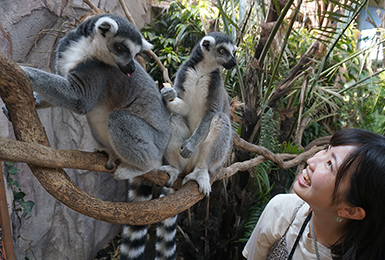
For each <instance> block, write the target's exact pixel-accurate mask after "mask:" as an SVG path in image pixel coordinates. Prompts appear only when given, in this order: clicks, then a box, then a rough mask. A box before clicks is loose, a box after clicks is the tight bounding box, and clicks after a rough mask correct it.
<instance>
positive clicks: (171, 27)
mask: <svg viewBox="0 0 385 260" xmlns="http://www.w3.org/2000/svg"><path fill="white" fill-rule="evenodd" d="M154 20H155V22H154V23H152V24H150V25H147V26H146V27H145V28H143V29H142V33H143V35H144V37H145V38H146V39H148V40H149V41H150V42H151V43H152V44H153V45H154V49H153V51H154V53H155V54H156V55H157V56H158V57H159V59H160V60H161V62H162V63H163V65H164V66H165V67H166V68H167V69H168V72H169V76H170V79H171V80H173V79H174V78H175V74H176V71H177V69H178V68H179V66H180V65H181V64H182V63H183V62H184V61H185V60H186V59H187V58H188V55H189V53H190V52H191V50H192V49H193V48H194V46H195V45H196V44H197V43H198V41H199V40H200V39H201V38H202V37H203V36H204V35H205V34H204V31H203V25H202V21H201V19H200V15H199V8H198V7H197V6H195V5H187V6H185V5H183V4H182V3H180V2H177V1H173V2H171V3H170V6H169V9H168V10H167V11H166V10H162V11H161V12H160V13H159V14H158V15H157V16H156V18H155V19H154ZM147 70H148V71H149V74H150V75H152V77H153V78H154V79H155V80H157V81H158V82H164V80H163V74H162V72H161V71H160V69H159V68H158V66H157V64H156V63H155V62H154V61H150V62H149V63H148V68H147Z"/></svg>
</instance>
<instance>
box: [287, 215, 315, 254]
mask: <svg viewBox="0 0 385 260" xmlns="http://www.w3.org/2000/svg"><path fill="white" fill-rule="evenodd" d="M312 213H313V211H311V212H310V213H309V215H308V216H307V217H306V219H305V221H304V222H303V224H302V227H301V230H300V231H299V233H298V236H297V239H296V240H295V242H294V245H293V247H292V248H291V252H290V254H289V257H288V258H287V260H291V259H292V258H293V255H294V251H295V249H296V248H297V246H298V243H299V240H300V238H301V237H302V234H303V232H304V231H305V228H306V225H307V223H309V221H310V219H311V215H312Z"/></svg>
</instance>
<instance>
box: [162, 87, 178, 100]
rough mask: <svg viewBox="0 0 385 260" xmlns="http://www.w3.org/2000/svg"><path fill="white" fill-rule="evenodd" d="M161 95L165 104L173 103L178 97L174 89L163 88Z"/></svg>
mask: <svg viewBox="0 0 385 260" xmlns="http://www.w3.org/2000/svg"><path fill="white" fill-rule="evenodd" d="M160 94H161V95H162V99H163V101H164V102H170V101H173V100H174V99H175V98H176V97H177V94H176V91H175V89H173V88H166V87H165V88H162V89H161V90H160Z"/></svg>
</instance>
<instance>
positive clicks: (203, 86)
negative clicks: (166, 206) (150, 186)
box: [160, 32, 237, 195]
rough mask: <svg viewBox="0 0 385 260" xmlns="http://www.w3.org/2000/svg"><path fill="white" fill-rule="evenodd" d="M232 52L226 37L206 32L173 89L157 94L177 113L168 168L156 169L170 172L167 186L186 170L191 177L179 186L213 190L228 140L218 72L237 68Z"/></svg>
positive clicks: (225, 105) (227, 119)
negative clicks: (212, 179) (194, 183)
mask: <svg viewBox="0 0 385 260" xmlns="http://www.w3.org/2000/svg"><path fill="white" fill-rule="evenodd" d="M236 50H237V47H236V46H235V45H234V43H233V41H232V39H231V38H230V37H229V36H227V35H226V34H223V33H219V32H213V33H210V34H208V35H207V36H205V37H203V38H202V40H201V41H200V42H199V44H198V45H197V46H196V47H195V48H194V50H193V52H192V53H191V55H190V57H189V59H188V60H187V61H186V62H185V63H184V64H183V65H182V66H181V67H180V69H179V70H178V72H177V75H176V79H175V82H174V87H173V88H163V89H162V90H161V94H162V98H163V101H164V102H165V104H166V105H167V108H168V109H169V111H170V112H171V113H173V114H174V115H176V116H173V117H172V118H171V138H170V142H169V145H168V147H167V149H166V153H165V157H166V159H167V161H168V162H169V164H170V165H165V166H162V167H161V168H160V170H163V171H165V172H167V173H168V174H169V176H170V180H169V182H168V183H167V184H168V185H169V186H171V185H172V183H173V182H174V181H175V179H176V178H177V176H178V175H179V174H180V173H182V172H184V173H189V174H188V175H187V176H186V177H185V178H184V180H183V184H185V183H186V182H188V181H190V180H195V181H197V182H198V184H199V190H200V192H201V193H203V194H205V195H209V193H210V191H211V185H210V174H213V173H215V172H216V171H217V170H218V169H219V167H221V166H222V164H223V163H224V161H225V159H226V156H227V155H228V153H229V151H230V149H231V142H232V138H231V125H230V108H229V100H228V95H227V93H226V90H225V88H224V85H223V80H222V76H221V72H220V70H219V69H220V68H221V67H224V68H225V69H232V68H233V67H234V66H235V65H236V63H237V62H236V59H235V57H234V53H235V51H236ZM191 171H192V172H191ZM190 172H191V173H190Z"/></svg>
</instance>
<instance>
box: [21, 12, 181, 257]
mask: <svg viewBox="0 0 385 260" xmlns="http://www.w3.org/2000/svg"><path fill="white" fill-rule="evenodd" d="M151 47H152V45H151V44H150V43H148V42H147V41H145V40H144V39H142V36H141V34H140V33H139V31H138V30H137V29H136V28H135V26H134V25H132V24H131V23H130V22H129V21H127V20H126V19H124V18H121V17H119V16H116V15H112V14H104V15H98V16H94V17H91V18H89V19H87V20H85V21H84V22H83V23H81V24H80V25H79V26H78V27H77V28H75V29H74V30H72V31H70V32H68V33H67V34H66V35H65V36H64V37H63V38H62V39H61V40H60V42H59V45H58V47H57V56H56V72H57V74H51V73H47V72H44V71H42V70H39V69H35V68H30V67H22V69H23V70H24V72H25V73H26V74H27V76H28V77H29V79H30V81H31V85H32V88H33V90H34V91H36V92H37V93H38V94H40V96H39V95H35V100H36V103H37V104H36V106H37V108H43V107H48V106H60V107H63V108H67V109H70V110H72V111H74V112H76V113H79V114H86V116H87V120H88V122H89V125H90V128H91V131H92V134H93V136H94V137H95V139H96V140H97V141H98V142H99V143H100V145H101V146H102V150H104V151H106V152H107V153H108V155H109V160H108V162H107V164H106V168H107V169H112V168H114V167H115V163H114V162H115V160H116V159H119V160H120V161H121V164H120V165H119V166H118V168H117V170H116V171H115V173H114V176H115V177H116V178H117V179H129V182H130V185H131V186H130V190H129V192H128V200H129V201H130V202H135V201H141V200H149V199H151V197H152V192H151V185H148V184H145V183H143V182H142V181H141V180H140V178H136V176H139V175H142V174H144V173H146V172H148V171H150V170H152V169H158V168H159V167H160V166H161V165H162V157H163V154H164V151H165V149H166V146H167V143H168V141H169V137H170V126H169V122H170V120H169V113H168V112H167V110H166V108H165V106H164V104H163V102H162V98H161V95H160V93H159V90H158V88H157V86H156V84H155V82H154V80H153V79H152V78H151V77H150V76H149V75H148V74H147V72H146V71H145V70H144V69H143V68H142V66H141V65H140V64H139V63H138V62H137V61H136V60H135V59H134V57H135V55H136V54H137V53H139V52H140V51H142V50H147V49H150V48H151ZM35 94H36V93H35ZM175 218H176V217H174V218H171V222H173V223H175V221H176V220H175ZM167 221H169V220H166V221H164V222H163V223H161V224H160V229H159V230H162V226H163V227H165V226H166V227H167V225H168V224H167ZM126 231H129V232H130V234H127V232H126ZM124 234H125V238H127V237H128V242H130V241H131V244H130V246H129V248H128V249H127V248H124V246H123V247H122V251H121V259H122V260H123V259H141V258H140V257H141V256H142V255H143V251H144V247H141V243H139V244H138V243H137V241H145V240H146V237H147V236H146V234H147V227H146V226H138V227H129V226H126V227H124ZM170 239H171V240H170ZM174 240H175V234H174V238H170V236H169V235H168V236H164V235H163V234H159V241H160V244H161V245H166V247H163V248H162V247H159V246H158V248H162V249H161V250H160V251H161V253H160V254H164V253H166V254H169V253H168V252H169V246H168V245H169V244H170V241H171V244H172V243H173V244H175V241H174ZM171 247H173V246H171ZM173 252H175V249H174V250H173Z"/></svg>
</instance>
